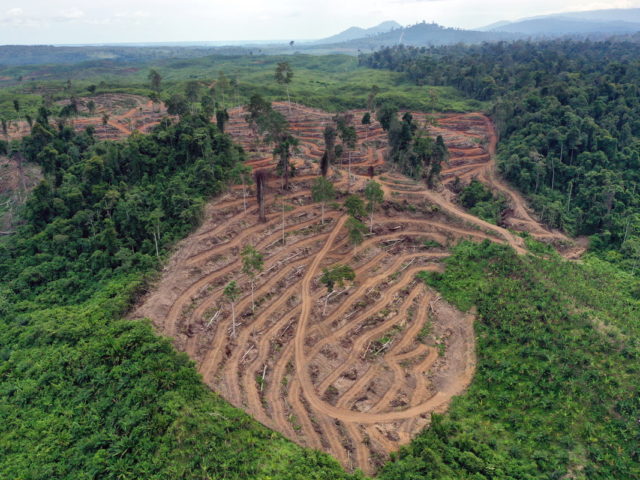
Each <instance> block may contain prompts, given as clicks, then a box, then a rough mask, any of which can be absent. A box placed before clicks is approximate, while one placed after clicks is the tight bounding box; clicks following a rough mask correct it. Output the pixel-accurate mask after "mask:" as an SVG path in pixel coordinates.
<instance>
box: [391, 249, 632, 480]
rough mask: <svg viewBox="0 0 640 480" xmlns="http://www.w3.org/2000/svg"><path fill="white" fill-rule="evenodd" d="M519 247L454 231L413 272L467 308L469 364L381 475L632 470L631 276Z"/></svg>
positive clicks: (418, 479) (592, 261)
mask: <svg viewBox="0 0 640 480" xmlns="http://www.w3.org/2000/svg"><path fill="white" fill-rule="evenodd" d="M529 248H530V249H531V250H532V251H534V252H537V253H538V254H539V255H540V256H538V255H530V256H527V257H523V256H519V255H517V254H515V252H514V251H513V250H511V249H509V248H508V247H504V246H501V245H497V244H494V243H489V242H485V243H483V244H473V243H470V242H464V243H462V244H460V245H458V246H457V247H456V249H455V251H454V255H453V256H452V257H451V258H449V259H447V260H446V271H445V273H444V274H440V273H433V274H423V278H424V280H425V281H426V282H427V283H428V284H429V285H431V286H433V287H434V288H436V289H437V290H438V291H439V292H441V293H442V294H443V295H444V297H445V298H447V299H448V300H449V301H451V302H453V303H455V304H456V305H457V306H458V307H459V308H461V309H468V308H471V307H472V306H475V307H476V308H477V310H478V319H477V321H476V332H477V338H478V349H479V352H480V354H479V363H478V370H477V372H476V376H475V378H474V381H473V384H472V385H471V387H470V389H469V391H468V392H467V393H466V394H465V395H464V396H461V397H459V398H457V399H456V400H454V402H453V403H452V405H451V407H450V409H449V412H448V414H447V415H446V416H444V417H440V416H436V417H435V418H434V422H433V424H432V426H431V428H429V429H427V430H425V431H424V432H423V433H422V434H421V435H419V436H418V437H417V438H416V439H415V440H414V441H413V442H412V443H411V444H410V445H409V446H407V447H405V448H403V449H402V450H401V452H400V454H399V455H398V456H397V457H396V460H395V461H394V462H392V463H390V464H388V465H387V466H386V467H385V469H384V471H383V474H382V476H381V478H385V479H394V480H409V479H411V480H422V479H454V478H455V479H478V480H480V479H489V478H493V479H509V480H514V479H523V480H524V479H527V480H533V479H558V478H580V479H590V480H593V479H602V480H605V479H613V478H616V479H618V478H620V479H622V478H625V479H627V478H628V479H632V478H639V476H640V457H639V456H638V455H639V452H638V448H637V446H638V442H639V441H640V423H639V422H638V418H639V417H640V397H639V396H638V391H639V389H640V381H639V379H640V362H639V360H640V344H639V342H638V338H639V337H638V333H639V326H640V324H639V323H638V322H637V318H638V313H639V311H640V302H639V301H638V292H639V291H638V288H639V287H640V285H639V284H638V280H637V279H634V277H633V276H632V275H631V274H628V273H621V272H620V271H619V270H617V269H616V268H615V267H612V266H611V265H610V264H608V263H606V262H603V261H600V260H598V259H596V258H593V257H591V256H589V257H587V258H586V259H584V261H583V263H582V264H576V263H570V262H566V261H563V260H561V259H560V258H558V257H557V256H556V255H555V254H553V253H551V251H550V250H548V249H547V247H543V246H542V245H540V244H535V243H533V242H529Z"/></svg>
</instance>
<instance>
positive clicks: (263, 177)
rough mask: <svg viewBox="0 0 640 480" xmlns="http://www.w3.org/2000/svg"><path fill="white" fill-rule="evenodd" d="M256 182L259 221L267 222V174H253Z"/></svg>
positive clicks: (262, 171)
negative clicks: (265, 198)
mask: <svg viewBox="0 0 640 480" xmlns="http://www.w3.org/2000/svg"><path fill="white" fill-rule="evenodd" d="M253 176H254V179H255V181H256V200H257V201H258V220H260V221H261V222H266V221H267V217H266V215H265V213H264V191H265V189H266V188H267V172H266V171H265V170H258V171H257V172H256V173H254V174H253Z"/></svg>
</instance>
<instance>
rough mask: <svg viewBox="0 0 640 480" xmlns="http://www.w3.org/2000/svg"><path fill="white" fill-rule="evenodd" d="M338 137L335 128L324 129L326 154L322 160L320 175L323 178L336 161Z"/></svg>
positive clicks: (328, 126)
mask: <svg viewBox="0 0 640 480" xmlns="http://www.w3.org/2000/svg"><path fill="white" fill-rule="evenodd" d="M336 135H337V134H336V129H335V128H334V127H333V126H331V125H327V126H326V127H324V154H323V155H322V159H321V160H320V173H321V174H322V176H323V177H326V176H327V173H328V172H329V167H330V166H331V165H333V163H334V162H335V159H336Z"/></svg>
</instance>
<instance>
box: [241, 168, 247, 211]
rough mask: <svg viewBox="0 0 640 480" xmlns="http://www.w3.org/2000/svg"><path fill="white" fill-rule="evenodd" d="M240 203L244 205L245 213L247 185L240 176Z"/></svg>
mask: <svg viewBox="0 0 640 480" xmlns="http://www.w3.org/2000/svg"><path fill="white" fill-rule="evenodd" d="M242 202H243V203H244V213H247V185H246V183H245V181H244V175H243V176H242Z"/></svg>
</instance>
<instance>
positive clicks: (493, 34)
mask: <svg viewBox="0 0 640 480" xmlns="http://www.w3.org/2000/svg"><path fill="white" fill-rule="evenodd" d="M639 32H640V8H626V9H609V10H594V11H588V12H567V13H561V14H554V15H545V16H538V17H530V18H523V19H520V20H516V21H500V22H496V23H493V24H491V25H487V26H485V27H482V28H478V29H476V30H463V29H459V28H447V27H443V26H441V25H438V24H435V23H426V22H421V23H417V24H415V25H410V26H402V25H400V24H399V23H397V22H394V21H386V22H382V23H381V24H379V25H376V26H374V27H371V28H361V27H355V26H354V27H351V28H348V29H346V30H344V31H343V32H340V33H338V34H336V35H332V36H330V37H327V38H323V39H320V40H304V41H303V40H296V41H295V43H294V42H289V41H286V42H285V41H276V40H273V41H265V42H246V43H243V42H184V43H155V44H148V45H142V44H140V45H125V44H113V45H101V46H100V45H93V46H88V45H87V46H80V45H77V46H0V68H1V67H2V65H6V66H9V65H27V64H44V63H65V64H66V63H78V62H83V61H84V62H86V61H94V62H96V61H97V62H101V61H117V62H139V61H142V60H146V59H149V58H154V59H163V58H197V57H203V56H206V55H215V54H217V55H248V54H254V55H270V54H291V53H296V52H297V53H309V54H333V53H346V54H350V55H355V54H357V53H359V52H363V53H367V52H370V51H373V50H376V49H378V48H382V47H389V46H395V45H401V44H402V45H411V46H420V47H429V46H440V45H454V44H458V43H462V44H476V43H482V42H496V41H513V40H520V39H531V40H539V39H545V38H558V37H573V38H576V37H577V38H590V39H594V40H598V39H603V38H609V37H612V36H617V37H618V38H620V39H625V40H630V41H634V42H640V33H639ZM225 43H226V46H222V45H224V44H225Z"/></svg>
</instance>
